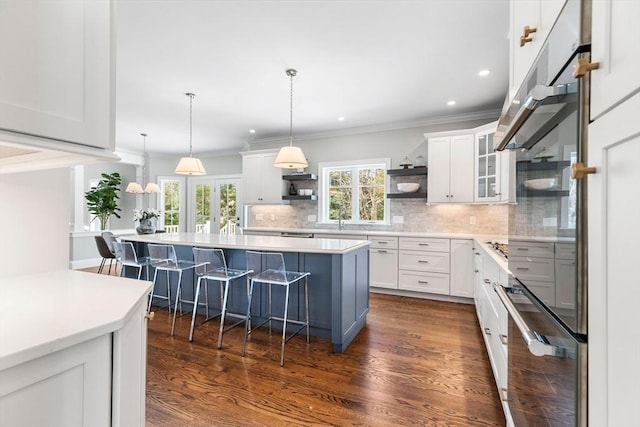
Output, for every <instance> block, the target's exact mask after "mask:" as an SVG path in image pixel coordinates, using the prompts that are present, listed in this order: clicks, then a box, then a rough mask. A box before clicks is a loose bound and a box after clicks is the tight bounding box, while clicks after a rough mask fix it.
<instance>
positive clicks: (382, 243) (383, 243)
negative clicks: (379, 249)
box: [378, 242, 389, 245]
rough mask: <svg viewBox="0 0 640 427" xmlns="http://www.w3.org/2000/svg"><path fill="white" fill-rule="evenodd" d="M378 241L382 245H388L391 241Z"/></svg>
mask: <svg viewBox="0 0 640 427" xmlns="http://www.w3.org/2000/svg"><path fill="white" fill-rule="evenodd" d="M378 243H379V244H381V245H386V244H387V243H389V242H378Z"/></svg>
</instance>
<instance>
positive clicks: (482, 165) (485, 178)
mask: <svg viewBox="0 0 640 427" xmlns="http://www.w3.org/2000/svg"><path fill="white" fill-rule="evenodd" d="M495 132H496V127H495V126H493V125H492V126H491V128H489V129H483V130H482V131H479V132H476V134H475V151H474V152H475V167H474V169H475V179H474V196H473V200H474V201H475V202H476V203H489V202H499V201H500V185H501V184H502V181H500V172H501V168H500V157H499V155H500V153H498V152H496V151H494V150H493V135H494V134H495Z"/></svg>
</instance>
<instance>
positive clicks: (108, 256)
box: [93, 236, 118, 274]
mask: <svg viewBox="0 0 640 427" xmlns="http://www.w3.org/2000/svg"><path fill="white" fill-rule="evenodd" d="M93 237H94V239H95V241H96V246H97V247H98V253H99V254H100V256H101V257H102V261H101V262H100V267H98V274H101V273H102V270H104V267H105V266H106V264H107V260H109V273H108V274H111V266H112V265H113V260H114V259H115V260H116V269H117V268H118V260H117V259H116V256H115V254H114V253H113V252H111V251H110V250H109V246H108V245H107V242H106V241H105V240H104V237H102V236H93Z"/></svg>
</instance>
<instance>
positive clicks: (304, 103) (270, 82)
mask: <svg viewBox="0 0 640 427" xmlns="http://www.w3.org/2000/svg"><path fill="white" fill-rule="evenodd" d="M508 14H509V0H414V1H406V0H387V1H382V0H378V1H368V0H295V1H294V0H291V1H285V0H199V1H195V0H176V1H173V0H117V4H116V26H117V28H116V31H117V61H116V69H117V74H116V148H117V149H118V150H127V151H137V152H140V151H142V137H141V136H140V133H141V132H144V133H147V134H148V135H149V136H148V137H147V143H146V146H147V151H148V152H153V153H166V154H176V155H184V154H185V153H187V152H188V149H189V97H187V96H186V95H185V93H186V92H193V93H195V94H196V97H195V98H194V100H193V152H194V153H198V154H201V155H202V154H216V153H219V154H222V153H229V152H237V151H240V150H243V149H246V148H247V143H249V142H254V141H255V142H259V141H270V140H278V139H283V138H284V139H286V138H288V134H289V110H290V98H289V84H290V82H289V77H288V76H287V75H286V74H285V70H286V69H288V68H295V69H297V71H298V75H297V76H296V77H295V78H294V81H293V131H294V137H297V138H298V139H302V138H310V137H313V136H320V135H326V134H336V133H342V132H345V133H346V132H355V131H360V130H362V131H364V130H371V129H391V128H397V127H405V126H412V125H413V126H416V125H420V124H424V123H429V122H433V121H434V120H436V119H438V118H443V119H444V118H449V119H450V118H451V117H452V116H458V115H460V116H464V115H468V114H471V113H475V112H480V111H487V110H497V109H499V108H500V107H501V106H502V102H503V100H504V97H505V95H506V91H507V83H508V38H507V35H508V22H509V19H508ZM482 69H490V70H491V74H489V76H486V77H479V76H478V72H479V71H480V70H482ZM450 100H455V101H456V104H455V105H454V106H448V105H447V102H448V101H450ZM339 117H343V118H344V120H343V121H339V120H338V118H339ZM250 129H254V130H255V131H256V132H255V134H251V133H249V130H250Z"/></svg>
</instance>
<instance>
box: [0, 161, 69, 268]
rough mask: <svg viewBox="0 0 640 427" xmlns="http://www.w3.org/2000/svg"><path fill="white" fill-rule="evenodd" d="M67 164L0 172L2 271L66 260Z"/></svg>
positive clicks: (57, 265)
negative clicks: (64, 166) (19, 171)
mask: <svg viewBox="0 0 640 427" xmlns="http://www.w3.org/2000/svg"><path fill="white" fill-rule="evenodd" d="M70 187H71V181H70V169H69V168H63V169H51V170H45V171H36V172H25V173H16V174H6V175H0V200H2V208H1V209H0V236H2V237H1V239H2V243H0V277H9V276H17V275H21V274H31V273H41V272H49V271H55V270H61V269H66V268H67V267H68V265H69V218H70V209H69V207H70V205H71V202H70V200H71V199H70V198H71V190H70Z"/></svg>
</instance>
